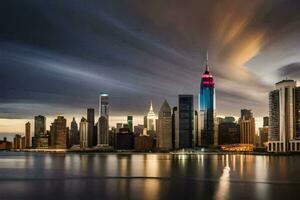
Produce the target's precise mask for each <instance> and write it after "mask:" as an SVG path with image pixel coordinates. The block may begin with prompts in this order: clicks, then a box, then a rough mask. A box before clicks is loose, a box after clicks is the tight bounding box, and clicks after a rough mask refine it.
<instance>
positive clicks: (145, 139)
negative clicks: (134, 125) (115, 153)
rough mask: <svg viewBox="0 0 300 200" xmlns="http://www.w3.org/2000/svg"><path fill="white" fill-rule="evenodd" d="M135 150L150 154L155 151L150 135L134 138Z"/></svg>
mask: <svg viewBox="0 0 300 200" xmlns="http://www.w3.org/2000/svg"><path fill="white" fill-rule="evenodd" d="M134 150H135V151H139V152H149V151H152V150H153V138H152V137H151V136H149V135H139V136H135V137H134Z"/></svg>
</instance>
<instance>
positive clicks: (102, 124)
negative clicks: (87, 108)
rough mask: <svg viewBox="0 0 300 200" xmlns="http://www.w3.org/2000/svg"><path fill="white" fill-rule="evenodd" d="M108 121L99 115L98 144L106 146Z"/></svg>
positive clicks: (107, 142)
mask: <svg viewBox="0 0 300 200" xmlns="http://www.w3.org/2000/svg"><path fill="white" fill-rule="evenodd" d="M108 144H109V141H108V121H107V118H106V117H104V116H101V117H100V118H99V121H98V146H108Z"/></svg>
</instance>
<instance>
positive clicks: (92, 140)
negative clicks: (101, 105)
mask: <svg viewBox="0 0 300 200" xmlns="http://www.w3.org/2000/svg"><path fill="white" fill-rule="evenodd" d="M86 119H87V122H88V147H93V146H95V145H97V134H96V135H95V134H94V124H95V110H94V108H88V109H87V118H86Z"/></svg>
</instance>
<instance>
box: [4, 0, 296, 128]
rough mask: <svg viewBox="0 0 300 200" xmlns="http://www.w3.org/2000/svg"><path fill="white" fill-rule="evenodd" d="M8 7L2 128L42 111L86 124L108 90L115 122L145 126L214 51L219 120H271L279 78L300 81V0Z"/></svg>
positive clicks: (190, 86) (192, 85)
mask: <svg viewBox="0 0 300 200" xmlns="http://www.w3.org/2000/svg"><path fill="white" fill-rule="evenodd" d="M3 8H6V9H5V10H4V11H3V12H2V14H3V15H4V16H5V17H2V18H1V20H2V22H3V23H2V24H3V30H2V31H1V34H0V38H1V50H2V53H1V57H3V59H2V61H3V62H2V67H1V69H0V72H1V73H0V76H1V82H2V81H3V83H4V84H2V92H1V95H0V101H1V106H0V133H7V132H10V133H11V132H13V133H15V132H17V133H21V132H23V129H24V123H26V122H27V121H29V120H31V119H32V116H35V115H39V114H41V115H45V116H47V118H50V119H51V121H52V120H54V118H55V117H56V116H57V115H59V114H63V115H64V116H65V117H66V119H67V121H68V123H70V122H71V120H72V118H73V116H75V117H76V119H77V121H79V120H80V119H81V117H82V116H85V114H84V113H85V112H86V108H88V107H92V108H95V109H96V111H97V105H98V102H97V97H96V95H95V94H97V93H99V92H101V91H105V92H107V93H109V94H110V99H111V102H110V103H111V112H110V120H112V122H111V123H110V124H115V123H116V122H119V121H123V122H126V116H127V115H132V116H134V123H141V122H142V117H143V116H144V115H145V113H146V112H147V109H148V104H149V101H150V100H152V101H153V105H154V110H155V111H158V110H159V108H160V105H161V103H162V102H163V101H164V100H165V99H166V100H167V101H168V102H169V103H170V105H172V106H173V105H176V101H177V95H179V94H185V93H186V94H194V95H196V94H197V93H198V90H199V88H198V85H199V80H200V77H201V74H202V73H203V71H204V69H205V57H206V56H205V54H206V51H207V50H208V51H209V54H210V63H211V66H212V67H211V69H210V70H211V71H212V74H213V75H214V79H215V82H216V84H217V85H218V87H217V88H216V96H217V100H216V108H217V113H216V115H217V116H235V117H236V118H238V116H239V112H240V109H242V108H245V109H251V110H252V111H253V113H254V116H255V117H256V118H259V120H256V122H257V123H262V117H264V116H267V115H268V92H269V91H270V90H272V89H273V87H274V86H273V85H274V83H276V82H278V81H280V80H281V79H283V78H285V77H286V76H288V77H289V78H293V79H295V80H297V79H299V77H300V76H299V75H300V73H299V60H298V58H299V52H298V49H297V42H298V41H299V26H298V22H297V19H299V15H300V14H299V12H298V9H297V8H299V2H296V3H295V2H293V3H292V4H291V3H289V1H267V2H260V1H255V2H254V3H253V2H251V3H248V2H231V3H230V4H228V3H226V1H223V2H219V3H211V2H209V1H196V2H191V4H188V5H185V6H182V4H181V2H180V1H174V2H173V4H172V7H171V8H169V6H168V5H167V4H166V3H162V2H157V1H152V2H148V3H147V5H146V6H141V5H140V3H138V2H135V3H128V4H126V7H125V5H124V4H123V3H122V2H121V1H120V2H116V3H115V4H113V5H112V4H109V3H107V2H99V1H97V2H91V3H90V4H84V2H80V1H78V4H76V5H75V4H74V5H72V4H71V3H70V2H63V3H60V4H58V1H52V2H51V3H46V4H40V3H38V2H35V1H27V2H22V3H20V2H18V3H16V2H14V1H9V2H5V3H4V4H3ZM50 8H51V9H50ZM154 8H157V9H154ZM86 10H89V13H86ZM187 10H188V11H189V12H186V11H187ZM29 11H30V12H29ZM141 11H143V12H141ZM223 11H224V12H223ZM233 11H234V14H231V15H229V14H228V13H233ZM16 12H18V15H16ZM69 12H72V16H71V15H69V14H68V13H69ZM154 12H155V13H156V15H157V16H158V17H157V18H154V17H153V13H154ZM26 13H30V14H28V15H27V14H26ZM174 13H176V15H175V14H174ZM187 13H189V14H187ZM221 13H223V14H224V16H227V18H225V19H223V18H222V14H221ZM257 13H260V14H257ZM123 16H127V17H126V18H124V17H123ZM175 16H178V18H179V19H180V20H175V19H176V17H175ZM191 16H192V17H191ZM7 19H10V20H7ZM77 19H80V20H77ZM221 19H222V20H221ZM279 19H280V20H279ZM29 21H31V22H35V23H27V22H29ZM229 21H230V22H231V23H230V24H229V23H228V22H229ZM186 22H190V23H186ZM21 24H26V26H21ZM35 24H36V26H35ZM66 24H67V25H68V29H66V28H65V25H66ZM168 24H169V25H168ZM48 25H49V26H48ZM171 27H172V28H171ZM274 29H276V33H274V32H273V31H272V30H274ZM75 41H76V45H75ZM191 41H193V42H191ZM224 69H225V70H224ZM16 71H17V72H18V73H15V72H16ZM33 80H34V81H33ZM249 82H251V83H252V84H251V85H249ZM37 83H38V84H37ZM61 85H64V87H61ZM82 96H84V97H85V98H81V97H82ZM137 99H138V100H137ZM31 122H32V121H31ZM47 127H49V124H47ZM257 127H260V125H259V126H257Z"/></svg>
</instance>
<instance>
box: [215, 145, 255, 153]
mask: <svg viewBox="0 0 300 200" xmlns="http://www.w3.org/2000/svg"><path fill="white" fill-rule="evenodd" d="M253 149H254V145H253V144H230V145H221V150H222V151H230V152H253Z"/></svg>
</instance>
